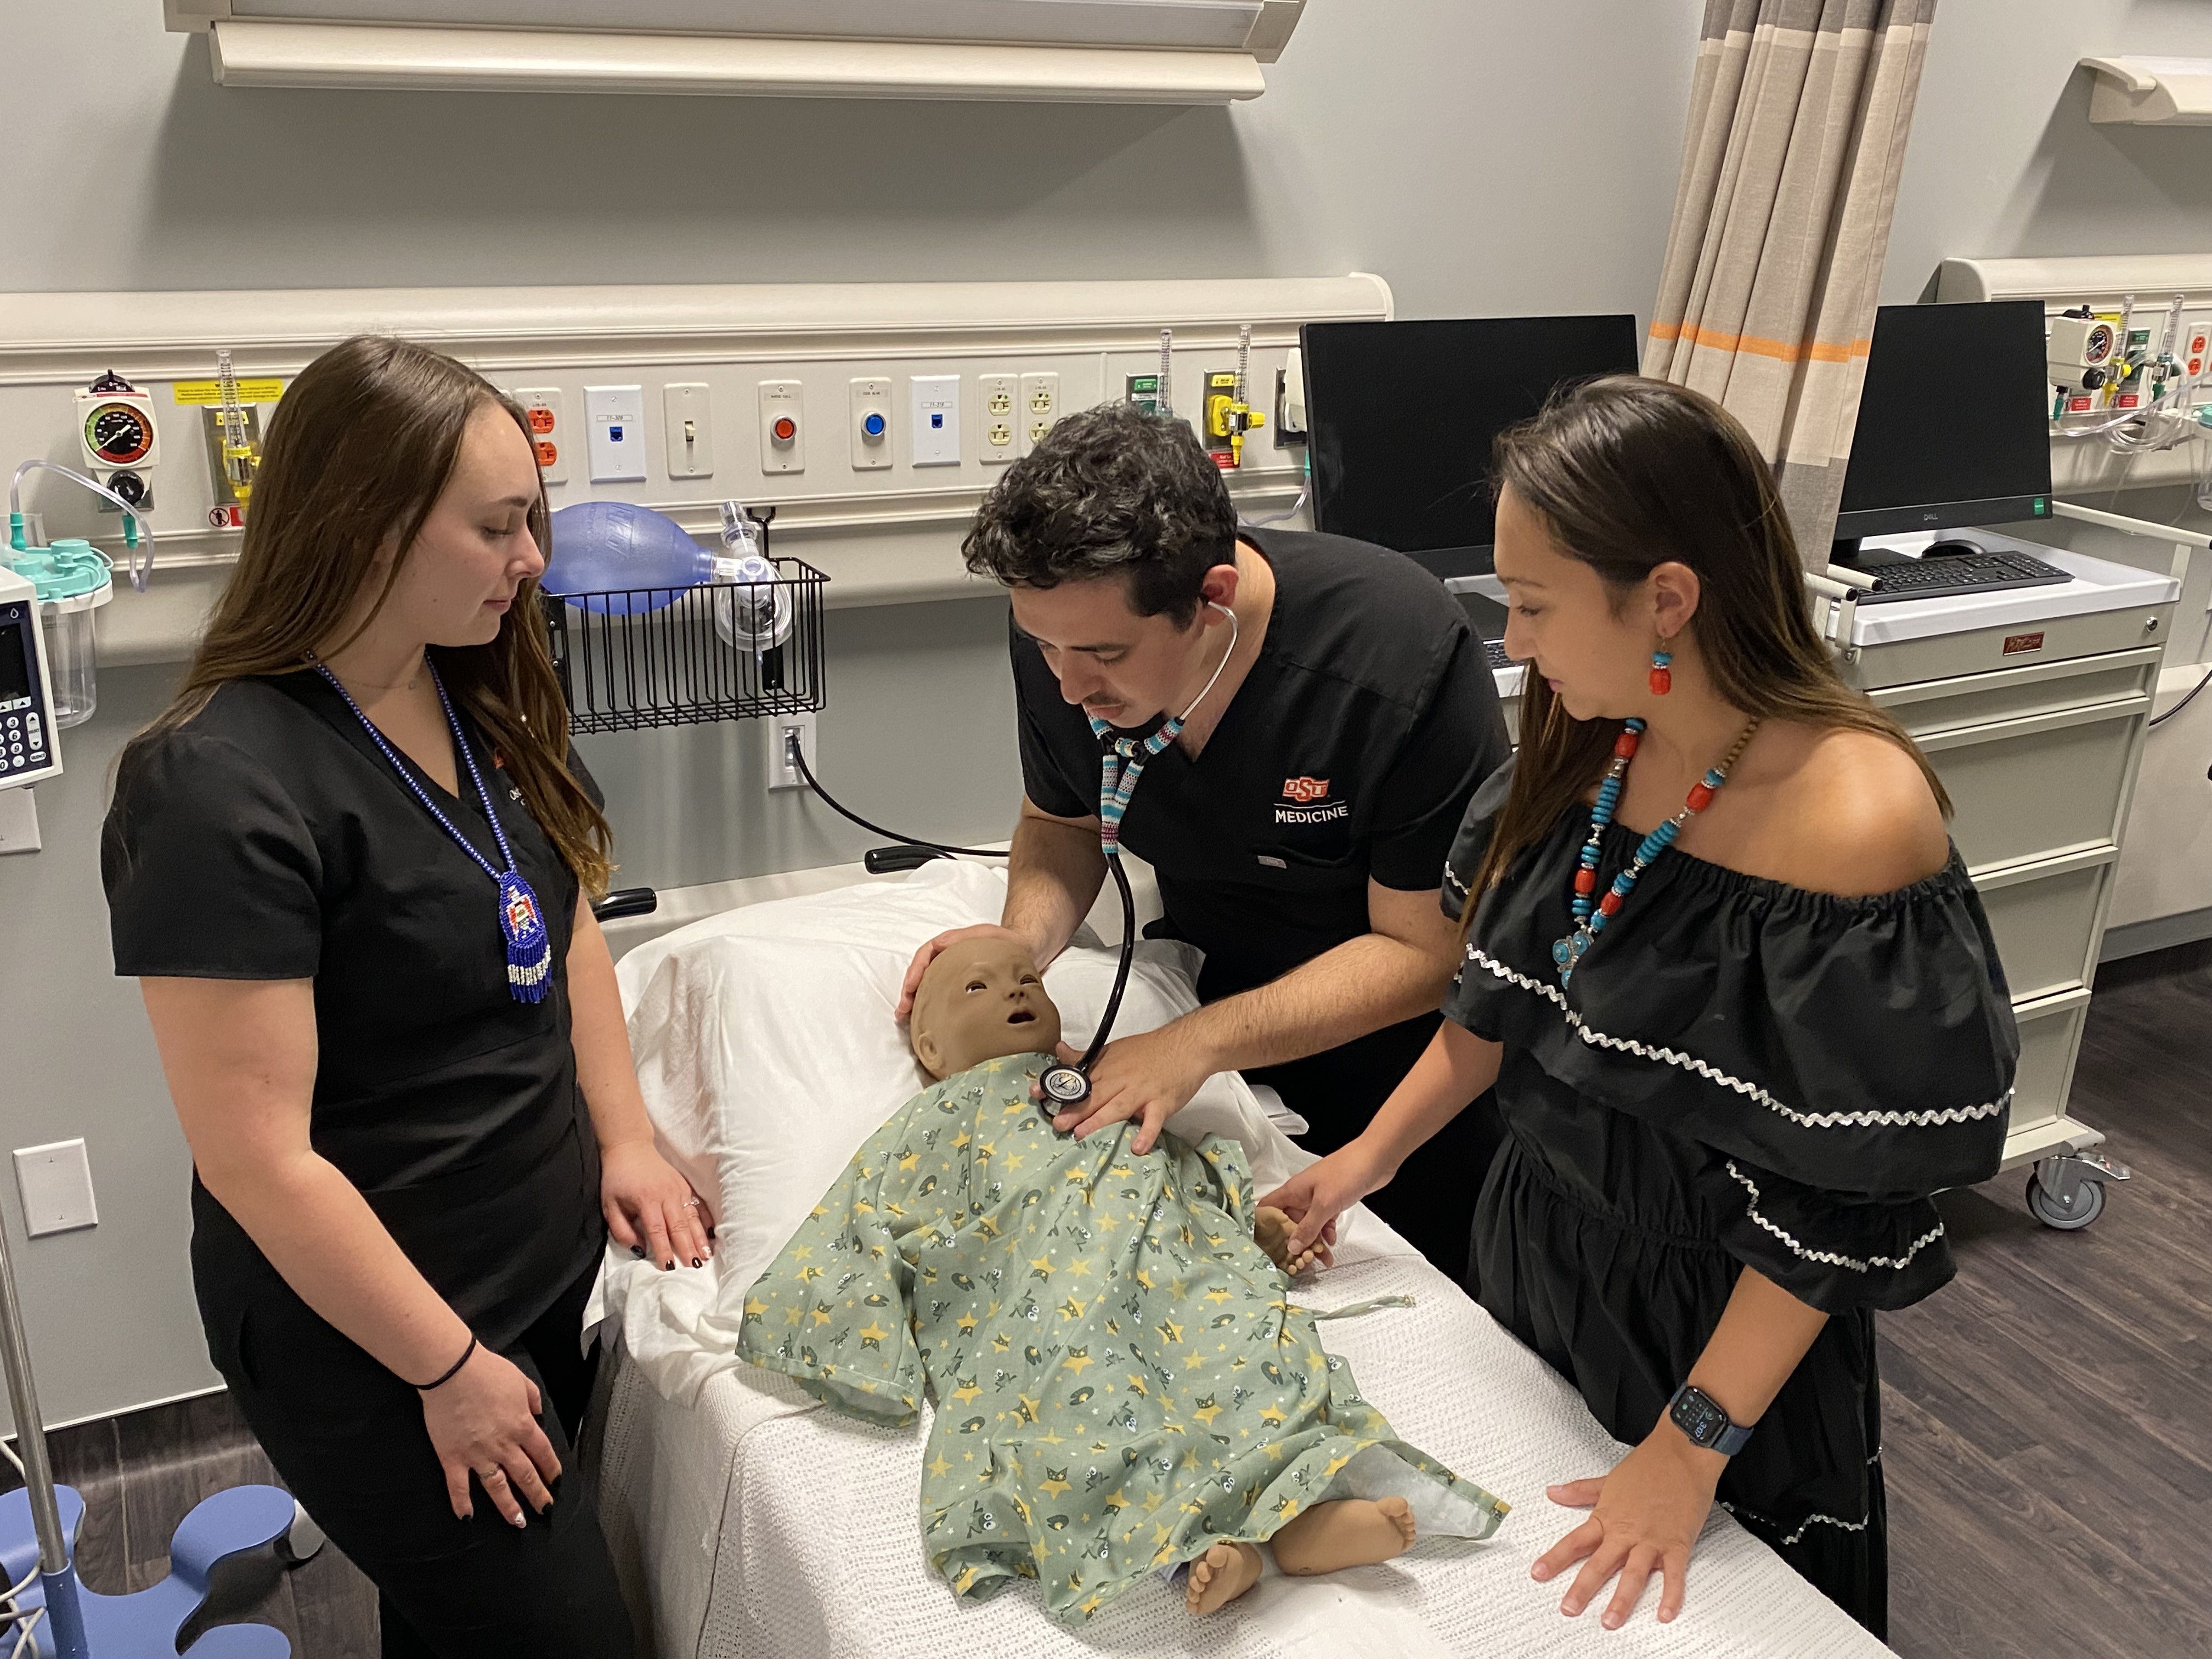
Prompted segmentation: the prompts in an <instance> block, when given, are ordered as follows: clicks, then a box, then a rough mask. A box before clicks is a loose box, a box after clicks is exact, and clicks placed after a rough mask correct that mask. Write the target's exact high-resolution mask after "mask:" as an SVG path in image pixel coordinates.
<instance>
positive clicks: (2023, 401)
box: [1836, 300, 2051, 545]
mask: <svg viewBox="0 0 2212 1659" xmlns="http://www.w3.org/2000/svg"><path fill="white" fill-rule="evenodd" d="M2044 356H2045V354H2044V321H2043V302H2042V301H2040V300H1990V301H1969V302H1967V303H1965V304H1959V305H1925V306H1884V307H1881V311H1880V312H1879V313H1877V314H1876V316H1875V325H1874V344H1873V348H1872V349H1871V350H1870V351H1869V353H1868V356H1867V369H1866V389H1865V390H1864V391H1863V392H1861V393H1860V395H1859V419H1858V426H1857V430H1856V432H1855V433H1854V435H1853V436H1852V439H1851V450H1850V460H1849V461H1848V462H1847V463H1846V464H1845V465H1844V497H1843V503H1842V507H1841V510H1840V512H1839V513H1838V515H1837V519H1836V538H1837V540H1838V542H1839V543H1843V544H1846V545H1848V544H1851V543H1852V542H1854V541H1855V540H1856V539H1857V538H1859V537H1861V536H1887V535H1896V534H1899V533H1901V532H1906V531H1913V530H1957V529H1962V528H1965V527H1967V526H1974V525H1996V524H2012V523H2015V522H2017V521H2019V520H2023V519H2040V518H2045V517H2048V516H2049V514H2050V512H2051V386H2050V384H2049V382H2048V380H2046V378H2045V376H2046V373H2047V371H2046V370H2045V367H2044Z"/></svg>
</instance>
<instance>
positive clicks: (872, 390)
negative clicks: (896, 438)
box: [852, 376, 891, 472]
mask: <svg viewBox="0 0 2212 1659" xmlns="http://www.w3.org/2000/svg"><path fill="white" fill-rule="evenodd" d="M852 390H853V435H852V436H853V444H852V447H853V471H855V472H882V471H885V470H887V469H888V468H889V467H890V464H891V383H890V381H889V380H877V379H872V378H869V377H866V376H863V377H861V378H860V379H858V380H854V382H853V389H852Z"/></svg>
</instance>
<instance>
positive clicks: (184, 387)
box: [176, 380, 284, 404]
mask: <svg viewBox="0 0 2212 1659" xmlns="http://www.w3.org/2000/svg"><path fill="white" fill-rule="evenodd" d="M283 395H284V382H283V381H282V380H240V382H239V383H238V401H239V402H240V403H242V404H273V403H275V402H276V400H277V399H278V398H282V397H283ZM176 400H177V401H178V402H179V403H180V404H219V403H221V402H222V381H221V380H179V381H178V382H177V389H176Z"/></svg>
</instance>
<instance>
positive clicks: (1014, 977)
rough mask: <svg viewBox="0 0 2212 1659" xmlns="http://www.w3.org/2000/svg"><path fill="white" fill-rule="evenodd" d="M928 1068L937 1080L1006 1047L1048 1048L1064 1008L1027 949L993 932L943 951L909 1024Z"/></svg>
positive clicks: (1021, 1050) (1018, 1050)
mask: <svg viewBox="0 0 2212 1659" xmlns="http://www.w3.org/2000/svg"><path fill="white" fill-rule="evenodd" d="M907 1029H908V1036H909V1038H910V1039H911V1040H912V1042H913V1043H914V1054H915V1059H916V1060H920V1061H921V1065H922V1069H923V1070H924V1071H926V1072H927V1073H929V1074H930V1076H932V1077H933V1078H938V1079H945V1078H948V1077H951V1076H953V1075H955V1074H956V1073H960V1072H964V1071H966V1070H967V1069H968V1068H969V1066H981V1064H982V1063H983V1062H984V1061H985V1060H997V1059H999V1058H1000V1056H1001V1055H1005V1054H1050V1053H1051V1052H1052V1051H1053V1050H1054V1048H1055V1047H1057V1046H1058V1044H1059V1042H1060V1010H1059V1009H1057V1008H1055V1007H1054V1006H1052V999H1051V998H1050V997H1048V996H1047V995H1046V994H1044V980H1043V978H1042V975H1039V974H1038V972H1037V969H1036V963H1035V962H1034V961H1033V960H1031V958H1030V953H1029V951H1028V950H1027V949H1026V948H1025V947H1024V946H1023V945H1020V944H1018V942H1016V941H1015V940H1013V939H1003V938H999V937H996V936H994V935H990V934H985V935H981V936H980V937H977V938H975V939H958V940H956V941H954V942H953V943H952V944H951V945H946V946H945V949H944V950H942V951H939V952H938V954H937V957H936V958H935V959H934V960H933V961H932V962H931V963H930V964H929V968H928V970H927V972H925V973H924V974H923V975H922V976H921V985H920V986H919V987H916V989H915V994H914V1016H913V1018H912V1021H911V1023H910V1024H908V1028H907Z"/></svg>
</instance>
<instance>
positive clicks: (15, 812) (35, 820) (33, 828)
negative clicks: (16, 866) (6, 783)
mask: <svg viewBox="0 0 2212 1659" xmlns="http://www.w3.org/2000/svg"><path fill="white" fill-rule="evenodd" d="M31 795H32V792H31V791H30V790H28V789H0V853H35V852H37V851H38V850H39V848H40V846H41V845H43V843H42V842H40V839H39V807H38V803H37V802H35V801H33V799H31Z"/></svg>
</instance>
